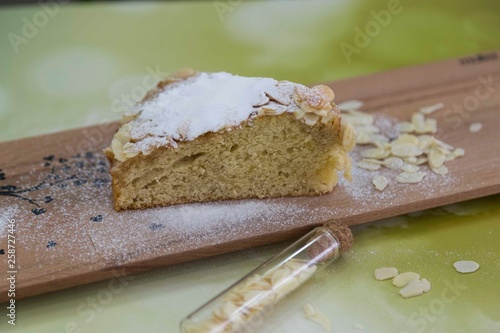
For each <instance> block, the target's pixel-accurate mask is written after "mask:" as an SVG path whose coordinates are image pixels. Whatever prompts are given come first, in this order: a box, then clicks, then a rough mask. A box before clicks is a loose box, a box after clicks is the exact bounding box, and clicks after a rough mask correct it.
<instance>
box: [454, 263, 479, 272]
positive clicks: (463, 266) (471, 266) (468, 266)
mask: <svg viewBox="0 0 500 333" xmlns="http://www.w3.org/2000/svg"><path fill="white" fill-rule="evenodd" d="M453 267H455V269H456V270H457V272H459V273H464V274H465V273H473V272H475V271H477V270H478V269H479V264H478V263H477V262H475V261H471V260H460V261H457V262H456V263H454V264H453Z"/></svg>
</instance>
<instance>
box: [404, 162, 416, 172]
mask: <svg viewBox="0 0 500 333" xmlns="http://www.w3.org/2000/svg"><path fill="white" fill-rule="evenodd" d="M415 162H416V161H415ZM401 170H402V171H404V172H409V173H412V172H417V171H419V170H420V167H419V166H417V165H415V164H409V163H405V164H403V166H402V167H401Z"/></svg>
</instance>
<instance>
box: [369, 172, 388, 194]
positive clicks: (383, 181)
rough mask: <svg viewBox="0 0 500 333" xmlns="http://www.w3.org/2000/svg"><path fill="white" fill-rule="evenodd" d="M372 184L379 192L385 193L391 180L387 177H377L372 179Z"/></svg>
mask: <svg viewBox="0 0 500 333" xmlns="http://www.w3.org/2000/svg"><path fill="white" fill-rule="evenodd" d="M372 184H373V185H374V186H375V188H376V189H377V190H379V191H383V190H384V189H385V188H386V187H387V185H388V184H389V179H387V177H385V176H381V175H376V176H374V177H373V179H372Z"/></svg>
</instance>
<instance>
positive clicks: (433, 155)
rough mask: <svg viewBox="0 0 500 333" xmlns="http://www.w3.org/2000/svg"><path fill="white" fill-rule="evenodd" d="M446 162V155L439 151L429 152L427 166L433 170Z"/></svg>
mask: <svg viewBox="0 0 500 333" xmlns="http://www.w3.org/2000/svg"><path fill="white" fill-rule="evenodd" d="M445 160H446V155H445V154H443V153H442V152H441V151H439V150H437V149H436V150H431V152H430V153H429V166H430V167H431V168H433V169H437V168H439V167H441V166H442V165H443V164H444V162H445Z"/></svg>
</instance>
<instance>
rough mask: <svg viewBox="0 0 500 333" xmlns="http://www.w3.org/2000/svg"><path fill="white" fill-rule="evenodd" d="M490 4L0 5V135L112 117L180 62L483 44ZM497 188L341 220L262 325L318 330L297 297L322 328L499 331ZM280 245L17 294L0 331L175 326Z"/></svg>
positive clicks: (339, 67) (284, 62) (374, 63)
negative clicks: (405, 292)
mask: <svg viewBox="0 0 500 333" xmlns="http://www.w3.org/2000/svg"><path fill="white" fill-rule="evenodd" d="M54 3H57V2H54ZM499 15H500V3H499V2H498V1H494V0H491V1H474V2H468V3H457V2H456V1H451V0H443V1H439V2H438V3H436V2H432V1H410V0H405V1H400V2H397V1H396V2H395V1H370V2H369V3H365V2H361V1H357V2H352V1H351V2H350V1H288V2H283V1H276V2H270V1H255V2H240V1H206V2H194V1H189V2H169V3H161V2H151V3H149V2H141V3H114V4H67V5H64V4H61V5H59V4H52V5H50V6H45V7H43V6H40V5H35V6H30V7H12V8H5V7H4V8H2V9H1V10H0V31H1V33H2V35H3V36H4V37H3V38H2V39H1V40H0V59H1V62H0V140H2V141H4V140H12V139H17V138H21V137H26V136H32V135H37V134H42V133H47V132H52V131H59V130H64V129H69V128H75V127H80V126H85V125H91V124H96V123H99V122H104V121H109V120H112V119H118V118H119V117H120V115H121V113H122V112H123V111H124V110H125V109H126V108H127V106H128V105H129V104H131V103H133V101H134V100H137V99H139V98H141V97H142V94H143V93H144V91H145V90H146V89H149V88H150V87H152V86H153V84H154V82H155V81H157V80H158V79H159V78H161V77H162V76H164V75H165V74H166V73H168V72H170V71H172V70H175V69H177V68H179V67H192V68H195V69H198V70H205V71H220V70H224V71H229V72H233V73H237V74H242V75H252V76H271V77H275V78H278V79H287V80H291V81H298V82H302V83H306V84H307V83H314V82H320V81H330V80H335V79H340V78H344V77H350V76H357V75H363V74H368V73H373V72H379V71H384V70H389V69H392V68H398V67H402V66H407V65H412V64H419V63H426V62H430V61H436V60H441V59H447V58H452V57H457V56H462V55H467V54H471V53H474V52H479V51H485V50H490V49H497V48H499V47H500V34H499V33H498V32H499V31H500V20H499V19H498V17H499ZM374 22H375V23H374ZM377 26H378V28H377ZM370 29H372V30H370ZM360 31H361V33H360ZM363 33H365V34H366V36H367V37H368V38H363V37H359V36H360V35H361V34H363ZM0 159H1V157H0ZM499 199H500V196H492V197H488V198H484V199H480V200H475V201H471V202H466V203H461V204H457V205H451V206H447V207H442V208H439V209H434V210H431V211H426V212H423V213H419V214H412V215H411V216H401V217H396V218H392V219H388V220H383V221H378V222H375V223H371V224H367V225H363V226H358V227H355V228H354V233H355V239H356V245H355V246H354V248H353V249H352V251H351V252H349V253H347V254H346V255H345V256H344V257H343V258H342V259H341V260H340V261H339V262H337V263H335V264H334V265H331V266H329V267H328V268H327V269H325V270H324V271H322V272H321V273H320V274H319V275H318V276H317V277H316V278H315V279H314V280H312V281H310V282H308V284H307V285H305V286H304V287H303V288H301V289H300V290H299V291H298V292H297V293H295V294H294V295H293V296H291V297H290V298H289V299H288V301H287V302H285V303H284V304H282V306H280V307H279V308H277V309H276V313H275V315H274V316H273V320H271V321H269V322H268V323H267V324H266V325H265V326H263V327H261V331H262V332H322V331H323V330H322V328H321V327H320V326H318V325H317V324H315V323H313V322H311V321H308V320H306V319H305V318H304V316H303V313H302V310H301V307H302V305H303V304H305V303H311V304H312V305H314V306H315V308H316V309H317V310H319V311H321V312H323V313H325V314H326V315H327V316H328V317H329V318H330V319H331V321H332V325H333V332H359V331H360V329H361V328H364V331H366V332H500V301H499V299H500V289H499V286H500V261H499V259H498V258H499V257H500V242H498V239H500V226H499V224H498V222H499V219H500V208H499V207H498V202H500V200H499ZM0 216H2V215H1V214H0ZM286 245H287V244H275V245H269V246H266V247H262V248H256V249H251V250H247V251H242V252H238V253H233V254H228V255H223V256H218V257H215V258H210V259H206V260H202V261H196V262H191V263H186V264H182V265H177V266H174V267H166V268H164V269H161V270H157V271H154V272H149V273H144V274H140V275H136V276H132V277H128V278H125V279H122V280H120V281H115V282H114V283H115V284H114V285H115V286H116V285H119V286H122V287H121V288H115V289H113V292H110V290H109V281H105V282H101V283H96V284H93V285H88V286H83V287H80V288H76V289H71V290H66V291H61V292H57V293H53V294H49V295H42V296H39V297H34V298H31V299H27V300H21V301H19V302H18V304H17V305H18V308H17V320H16V326H15V327H13V326H11V325H8V324H7V322H6V321H7V319H6V316H5V315H2V317H3V319H2V321H1V322H0V331H1V332H11V331H12V332H53V333H60V332H108V331H113V332H137V331H143V332H176V331H178V323H179V321H180V319H181V318H182V317H183V316H185V315H186V314H188V313H189V312H190V311H191V310H193V309H195V308H196V307H197V306H198V305H200V304H201V303H203V302H204V301H206V300H208V299H209V298H210V297H212V296H213V295H214V294H215V293H217V292H218V291H220V290H222V289H224V288H225V287H227V286H228V285H230V284H231V283H232V282H234V281H236V280H237V279H238V278H240V277H242V276H243V275H244V274H245V273H247V272H248V271H250V270H251V269H253V268H254V267H256V266H257V265H259V263H261V262H263V261H264V260H265V259H267V258H269V257H270V256H272V255H273V254H274V253H276V252H277V251H279V250H280V249H282V248H284V247H285V246H286ZM460 259H470V260H475V261H477V262H479V263H480V264H481V268H480V269H479V270H478V271H477V272H476V273H473V274H468V275H461V274H459V273H457V272H456V271H455V270H454V268H453V266H452V264H453V263H454V262H455V261H457V260H460ZM21 264H22V263H21ZM381 266H396V267H398V268H399V269H400V270H401V271H405V270H412V271H416V272H419V273H420V274H421V275H422V277H425V278H427V279H429V280H430V281H431V283H432V286H433V289H432V290H431V291H430V292H429V293H428V294H425V295H423V296H420V297H417V298H413V299H406V300H405V299H402V298H401V297H400V296H399V295H398V294H397V291H398V289H397V288H395V287H393V286H392V285H391V283H390V282H387V281H386V282H379V281H376V280H375V279H374V278H373V271H374V269H375V268H378V267H381ZM2 274H3V273H2ZM4 311H5V310H4Z"/></svg>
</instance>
